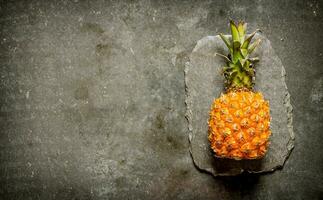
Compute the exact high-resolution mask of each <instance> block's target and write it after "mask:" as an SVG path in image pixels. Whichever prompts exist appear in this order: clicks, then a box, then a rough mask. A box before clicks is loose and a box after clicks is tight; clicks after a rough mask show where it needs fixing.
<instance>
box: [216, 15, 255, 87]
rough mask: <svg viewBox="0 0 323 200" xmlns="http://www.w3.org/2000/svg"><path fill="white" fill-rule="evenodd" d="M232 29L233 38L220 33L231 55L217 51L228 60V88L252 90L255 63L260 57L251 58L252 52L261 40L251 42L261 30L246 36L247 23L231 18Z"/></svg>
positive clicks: (226, 76) (225, 70) (226, 83)
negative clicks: (237, 21) (235, 21)
mask: <svg viewBox="0 0 323 200" xmlns="http://www.w3.org/2000/svg"><path fill="white" fill-rule="evenodd" d="M230 29H231V38H228V37H226V36H224V35H223V34H221V33H220V37H221V39H222V40H223V42H224V43H225V45H226V46H227V47H228V49H229V51H230V53H229V55H228V56H225V55H221V54H219V53H216V55H219V56H222V57H224V58H225V59H226V61H227V66H225V67H224V69H223V72H224V77H225V79H226V81H225V87H226V90H227V91H229V90H231V89H239V90H240V89H247V90H252V88H253V84H254V82H253V80H254V75H255V70H254V64H255V63H256V62H258V61H259V59H258V58H257V57H255V58H251V57H250V54H251V53H252V52H253V51H254V50H255V49H256V47H257V46H258V45H259V44H260V42H261V40H260V39H257V40H256V41H254V42H253V43H251V40H252V38H253V37H254V36H255V34H256V33H257V32H258V31H260V30H259V29H257V30H256V31H254V32H253V33H251V34H250V35H249V36H247V37H246V29H247V24H246V23H245V22H243V21H239V23H238V24H237V25H236V24H235V23H234V22H233V21H232V20H230Z"/></svg>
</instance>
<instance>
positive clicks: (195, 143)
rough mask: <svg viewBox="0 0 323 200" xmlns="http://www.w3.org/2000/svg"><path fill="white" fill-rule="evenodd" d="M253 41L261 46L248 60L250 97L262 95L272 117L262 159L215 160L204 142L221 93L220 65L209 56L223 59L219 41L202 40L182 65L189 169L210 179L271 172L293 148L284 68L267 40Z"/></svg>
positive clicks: (215, 39) (282, 163)
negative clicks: (251, 63) (251, 64)
mask: <svg viewBox="0 0 323 200" xmlns="http://www.w3.org/2000/svg"><path fill="white" fill-rule="evenodd" d="M254 38H255V39H257V38H261V40H262V43H261V45H260V46H259V47H258V48H257V50H256V52H255V53H254V54H253V56H256V57H258V58H259V59H260V62H259V63H257V65H256V81H255V91H261V92H262V93H263V95H264V98H265V99H266V100H269V104H270V114H271V125H270V128H271V131H272V135H271V138H270V143H271V144H270V146H269V149H268V152H267V154H266V156H265V157H264V158H262V159H257V160H241V161H237V160H232V159H221V158H215V157H214V155H213V152H212V150H211V148H210V143H209V141H208V139H207V135H208V124H207V121H208V118H209V111H210V108H211V104H212V102H213V100H214V98H218V97H219V96H220V94H221V93H222V92H223V82H224V78H223V75H222V74H221V70H222V67H223V66H225V62H224V59H223V58H222V57H220V56H214V54H215V52H217V53H221V54H224V55H225V54H226V53H225V52H226V46H225V44H224V43H223V41H222V40H221V38H220V37H219V36H206V37H204V38H202V39H201V40H199V41H198V42H197V45H196V46H195V48H194V49H193V51H192V53H191V54H190V56H189V61H188V62H186V65H185V66H186V68H185V83H186V105H187V119H188V122H189V131H190V132H189V140H190V152H191V154H192V158H193V160H194V164H195V165H196V166H197V167H198V168H199V169H200V170H202V171H206V172H209V173H211V174H213V175H214V176H230V175H237V174H241V173H242V172H244V171H246V172H250V173H261V172H270V171H274V170H275V169H277V168H280V167H282V166H283V165H284V163H285V160H286V159H287V158H288V156H289V154H290V152H291V150H292V149H293V147H294V132H293V127H292V106H291V104H290V95H289V93H288V90H287V86H286V83H285V68H284V66H283V65H282V63H281V61H280V59H279V57H278V56H277V55H276V54H275V52H274V50H273V48H272V46H271V44H270V41H269V40H268V39H267V38H265V37H264V36H263V35H259V34H257V35H255V37H254Z"/></svg>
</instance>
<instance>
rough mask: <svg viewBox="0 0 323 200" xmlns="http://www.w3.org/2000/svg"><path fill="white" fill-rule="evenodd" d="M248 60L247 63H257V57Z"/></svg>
mask: <svg viewBox="0 0 323 200" xmlns="http://www.w3.org/2000/svg"><path fill="white" fill-rule="evenodd" d="M248 60H249V62H251V63H256V62H259V58H258V57H255V58H249V59H248Z"/></svg>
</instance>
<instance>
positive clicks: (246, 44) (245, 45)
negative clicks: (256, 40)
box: [241, 29, 260, 49]
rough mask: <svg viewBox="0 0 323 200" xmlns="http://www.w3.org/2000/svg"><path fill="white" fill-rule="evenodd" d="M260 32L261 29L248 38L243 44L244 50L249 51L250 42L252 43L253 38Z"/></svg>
mask: <svg viewBox="0 0 323 200" xmlns="http://www.w3.org/2000/svg"><path fill="white" fill-rule="evenodd" d="M258 31H260V30H259V29H257V30H256V31H255V32H253V33H251V34H250V35H249V36H248V37H247V39H246V40H245V41H244V42H243V44H242V47H241V48H242V49H248V46H249V44H250V42H251V40H252V38H253V36H255V34H256V33H257V32H258Z"/></svg>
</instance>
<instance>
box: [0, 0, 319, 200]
mask: <svg viewBox="0 0 323 200" xmlns="http://www.w3.org/2000/svg"><path fill="white" fill-rule="evenodd" d="M322 12H323V2H322V1H320V0H309V1H294V0H293V1H292V0H288V1H261V0H259V1H210V0H209V1H192V0H188V1H168V0H167V1H154V0H150V1H148V0H146V1H145V0H142V1H102V0H95V1H91V2H90V1H82V0H73V1H67V0H61V1H34V0H31V1H0V65H1V67H0V76H1V79H0V81H1V82H0V92H1V95H0V124H1V129H0V169H1V170H0V199H1V200H2V199H21V200H22V199H23V200H25V199H46V200H47V199H62V200H64V199H94V200H96V199H321V198H322V196H323V171H322V169H323V155H322V153H321V152H322V148H323V142H322V141H323V134H322V130H323V114H322V112H323V67H322V66H323V50H322V46H323V40H322V31H323V20H322V18H323V13H322ZM230 18H233V19H245V20H246V21H247V22H248V23H249V28H250V30H254V29H256V28H261V29H262V31H263V34H264V35H265V36H266V37H267V38H268V39H269V40H270V41H271V45H272V47H273V48H274V49H275V52H276V53H277V55H278V56H279V57H280V59H281V61H282V64H283V65H284V66H285V68H286V74H287V76H286V83H287V86H288V89H289V92H290V95H291V104H292V106H293V108H294V111H293V126H294V132H295V136H296V140H295V148H294V150H293V152H292V154H291V156H290V158H289V159H288V160H287V162H286V163H285V166H284V168H283V169H282V170H278V171H276V172H274V173H268V174H265V175H242V176H238V177H226V178H214V177H212V176H210V175H208V174H205V173H203V172H200V171H198V170H197V169H196V168H195V166H194V165H193V163H192V159H191V157H190V154H189V151H188V149H189V148H188V147H189V142H188V139H187V134H188V131H187V130H188V125H187V120H186V119H185V110H186V108H185V103H184V101H185V83H184V68H183V66H182V65H180V64H179V63H182V62H185V61H186V60H187V59H188V54H189V52H191V51H192V49H193V48H194V46H195V45H196V42H197V41H198V40H199V39H201V38H203V37H205V36H208V35H216V34H217V33H219V32H224V33H227V32H228V20H229V19H230Z"/></svg>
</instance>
